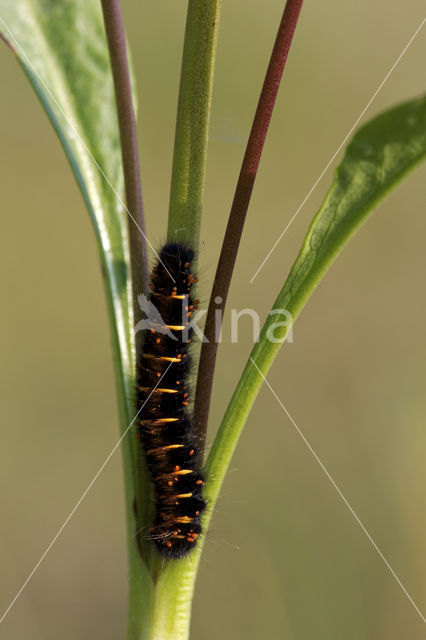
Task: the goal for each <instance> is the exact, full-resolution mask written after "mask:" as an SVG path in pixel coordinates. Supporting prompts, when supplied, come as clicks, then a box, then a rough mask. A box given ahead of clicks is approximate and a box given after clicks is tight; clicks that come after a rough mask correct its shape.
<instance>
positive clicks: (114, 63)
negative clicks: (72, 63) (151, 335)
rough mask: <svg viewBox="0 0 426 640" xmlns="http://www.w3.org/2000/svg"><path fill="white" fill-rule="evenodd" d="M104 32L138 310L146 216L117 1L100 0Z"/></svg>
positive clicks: (144, 279) (144, 276) (144, 285)
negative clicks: (117, 125)
mask: <svg viewBox="0 0 426 640" xmlns="http://www.w3.org/2000/svg"><path fill="white" fill-rule="evenodd" d="M102 10H103V14H104V23H105V31H106V35H107V40H108V47H109V54H110V60H111V68H112V75H113V79H114V87H115V99H116V104H117V114H118V124H119V129H120V141H121V152H122V158H123V171H124V181H125V189H126V204H127V209H128V216H129V218H128V220H129V240H130V255H131V257H132V261H131V270H132V286H133V306H134V310H135V322H136V313H137V312H138V302H137V296H138V294H139V293H141V292H145V293H146V292H147V291H148V260H147V246H146V245H147V243H146V236H145V219H144V212H143V202H142V188H141V179H140V169H139V154H138V143H137V133H136V121H135V113H134V109H133V100H132V90H131V86H130V74H129V65H128V60H127V49H126V37H125V33H124V25H123V17H122V14H121V6H120V0H102Z"/></svg>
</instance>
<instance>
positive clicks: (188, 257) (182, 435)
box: [136, 244, 206, 558]
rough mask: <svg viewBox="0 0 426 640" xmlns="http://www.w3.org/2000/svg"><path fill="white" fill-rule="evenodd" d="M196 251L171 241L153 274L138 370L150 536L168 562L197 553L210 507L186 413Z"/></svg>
mask: <svg viewBox="0 0 426 640" xmlns="http://www.w3.org/2000/svg"><path fill="white" fill-rule="evenodd" d="M193 257H194V252H193V250H192V249H191V248H189V247H186V246H183V245H181V244H166V245H165V246H164V247H163V249H162V250H161V252H160V255H159V261H158V264H157V265H156V267H155V268H154V270H153V272H152V274H151V294H150V297H149V301H148V308H149V309H151V310H152V311H151V312H148V322H147V328H146V331H145V342H144V349H143V354H142V356H141V359H140V362H139V363H138V368H137V393H136V397H137V410H138V411H139V410H140V415H139V416H138V432H139V436H140V439H141V441H142V444H143V448H144V450H145V455H146V460H147V465H148V468H149V470H150V472H151V475H152V480H153V484H154V497H155V510H156V512H155V519H154V522H153V524H152V526H151V537H152V538H153V539H154V541H155V543H156V545H157V548H158V550H159V551H160V552H161V553H162V554H163V555H165V556H167V557H169V558H181V557H183V556H185V555H187V554H188V553H189V552H190V551H191V549H193V548H194V545H195V543H196V540H197V537H198V536H199V534H200V533H201V524H200V516H201V513H202V512H203V510H204V509H205V506H206V505H205V502H204V500H203V497H202V486H203V484H204V479H203V477H202V475H201V473H200V471H199V468H198V464H199V461H198V455H197V444H196V439H195V437H194V429H193V423H192V420H191V417H190V416H189V415H188V410H187V406H188V395H189V390H188V384H187V377H188V372H189V367H190V358H189V356H188V343H189V342H190V341H191V328H190V326H189V318H190V316H191V313H192V311H193V309H194V306H195V305H196V302H194V301H193V300H192V298H191V295H190V292H191V286H192V284H193V283H194V282H197V278H195V277H194V276H193V274H192V273H191V262H192V260H193Z"/></svg>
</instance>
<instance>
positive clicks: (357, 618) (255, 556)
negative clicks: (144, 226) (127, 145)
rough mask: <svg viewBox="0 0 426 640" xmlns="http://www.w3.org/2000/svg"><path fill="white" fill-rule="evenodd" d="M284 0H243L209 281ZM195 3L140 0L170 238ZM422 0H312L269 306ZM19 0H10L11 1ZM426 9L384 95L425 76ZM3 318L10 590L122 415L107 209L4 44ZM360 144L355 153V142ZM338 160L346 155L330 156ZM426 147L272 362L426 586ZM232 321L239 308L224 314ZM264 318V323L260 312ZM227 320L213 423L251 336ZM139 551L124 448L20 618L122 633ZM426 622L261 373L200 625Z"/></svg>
mask: <svg viewBox="0 0 426 640" xmlns="http://www.w3.org/2000/svg"><path fill="white" fill-rule="evenodd" d="M282 6H283V2H282V1H281V0H268V1H267V2H263V3H259V2H255V1H254V0H233V1H232V2H224V6H223V15H222V22H221V30H220V37H219V48H218V59H217V69H216V85H215V94H214V100H213V114H212V123H211V135H210V153H209V159H208V175H207V185H206V197H205V218H204V223H203V229H202V241H203V246H202V250H201V255H200V274H199V275H200V276H201V284H200V297H201V300H202V302H204V303H206V301H207V299H208V295H209V287H210V284H211V279H212V276H213V273H214V267H215V261H216V260H217V256H218V252H219V248H220V243H221V239H222V235H223V231H224V226H225V221H226V217H227V214H228V211H229V207H230V202H231V199H232V195H233V188H234V186H235V181H236V178H237V175H238V171H239V165H240V162H241V157H242V153H243V150H244V142H245V140H246V138H247V134H248V130H249V126H250V122H251V119H252V116H253V111H254V108H255V105H256V101H257V96H258V92H259V89H260V85H261V82H262V77H263V74H264V70H265V66H266V63H267V60H268V57H269V54H270V50H271V46H272V39H273V37H274V34H275V30H276V27H277V24H278V20H279V17H280V14H281V11H282ZM185 12H186V3H184V2H176V0H163V1H162V2H152V1H150V2H135V1H132V2H131V1H129V0H127V1H125V2H124V13H125V19H126V23H127V29H128V37H129V41H130V45H131V48H132V52H133V60H134V66H135V71H136V77H137V84H138V94H139V102H140V111H139V132H140V142H141V155H142V171H143V187H144V199H145V205H146V214H147V221H148V230H149V236H150V238H151V240H153V241H154V242H155V243H156V244H161V242H162V241H163V239H164V237H165V225H166V217H167V201H168V192H169V180H170V169H171V158H172V139H173V130H174V123H175V110H176V99H177V89H178V77H179V67H180V56H181V49H182V39H183V28H184V21H185ZM423 12H424V5H423V2H421V1H420V0H411V1H410V2H409V3H407V4H402V3H400V2H397V1H396V0H378V1H377V2H375V3H370V2H366V1H365V0H363V1H362V2H358V3H353V2H348V1H346V2H341V3H336V2H333V1H332V0H324V2H321V3H313V2H306V3H305V6H304V8H303V10H302V15H301V20H300V23H299V26H298V28H297V32H296V38H295V42H294V47H293V49H292V51H291V55H290V59H289V64H288V68H287V70H286V74H285V81H284V83H283V86H282V89H281V92H280V97H279V100H278V103H277V107H276V111H275V114H274V118H273V122H272V126H271V131H270V135H269V137H268V141H267V145H266V149H265V153H264V157H263V160H262V165H261V169H260V172H259V177H258V181H257V184H256V188H255V192H254V195H253V200H252V205H251V208H250V213H249V216H248V221H247V228H246V231H245V234H244V238H243V243H242V247H241V252H240V256H239V261H238V267H237V271H236V274H235V279H234V282H233V286H232V289H231V295H230V301H229V302H230V305H229V306H230V308H231V307H232V308H235V309H242V308H246V307H251V308H253V309H256V310H258V311H259V313H260V314H261V316H262V318H264V317H265V316H266V313H267V311H268V309H269V308H270V306H271V304H272V302H273V300H274V298H275V295H276V293H277V292H278V290H279V288H280V286H281V284H282V283H283V281H284V278H285V276H286V274H287V272H288V269H289V267H290V266H291V264H292V262H293V260H294V258H295V256H296V253H297V251H298V249H299V247H300V244H301V242H302V239H303V236H304V233H305V231H306V228H307V226H308V224H309V221H310V220H311V218H312V216H313V214H314V213H315V211H316V209H317V207H318V205H319V204H320V202H321V200H322V197H323V195H324V193H325V191H326V189H327V188H328V186H329V184H330V182H331V176H332V173H331V170H329V171H328V172H327V174H326V176H325V177H324V178H323V179H322V181H321V183H320V185H319V186H318V188H317V189H316V191H315V192H314V194H313V195H312V196H311V198H310V199H309V201H308V202H307V204H306V205H305V206H304V208H303V209H302V211H301V212H300V214H299V215H298V217H297V219H296V220H295V222H294V224H293V225H292V226H291V228H290V229H289V231H288V232H287V234H286V235H285V237H284V238H283V240H282V241H281V243H280V244H279V246H278V248H277V249H276V251H275V252H274V254H273V256H272V257H271V259H270V260H269V261H268V262H267V264H266V265H265V267H264V269H263V270H262V272H261V274H260V275H259V277H258V278H257V279H256V280H255V282H254V283H253V284H252V285H250V284H249V279H250V277H251V276H252V275H253V273H254V271H255V269H256V268H257V267H258V265H259V264H260V262H261V261H262V260H263V258H264V256H265V255H266V253H267V252H268V251H269V249H270V248H271V246H272V244H273V243H274V242H275V239H276V237H277V235H278V234H279V233H280V232H281V231H282V229H283V228H284V227H285V225H286V224H287V222H288V221H289V219H290V218H291V216H292V215H293V213H294V212H295V210H296V209H297V207H298V206H299V204H300V203H301V201H302V200H303V198H304V197H305V195H306V194H307V192H308V191H309V190H310V188H311V187H312V185H313V183H314V181H315V180H316V178H317V177H318V176H319V175H320V173H321V172H322V170H323V168H324V166H325V165H326V164H327V162H328V161H329V159H330V157H331V156H332V155H333V153H334V152H335V150H336V149H337V147H338V146H339V145H340V143H341V142H342V140H343V138H344V137H345V135H346V133H347V132H348V130H349V129H350V127H351V126H352V124H353V123H354V121H355V120H356V119H357V117H358V116H359V114H360V112H361V111H362V109H363V108H364V107H365V105H366V104H367V102H368V100H369V99H370V97H371V95H372V94H373V92H374V91H375V90H376V88H377V87H378V85H379V84H380V82H381V81H382V80H383V78H384V77H385V75H386V73H387V72H388V70H389V69H390V67H391V66H392V64H393V62H394V61H395V60H396V58H397V57H398V56H399V54H400V53H401V51H402V49H403V48H404V46H405V45H406V43H407V42H408V40H409V39H410V37H411V35H412V34H413V33H414V31H415V30H416V28H417V27H418V26H419V24H420V22H421V19H422V17H423ZM0 13H1V2H0ZM425 38H426V33H425V30H424V29H423V31H422V32H421V33H420V34H419V35H418V37H417V38H416V40H415V41H414V42H413V44H412V45H411V47H410V48H409V49H408V51H407V52H406V54H405V56H404V57H403V59H402V60H401V62H400V63H399V65H398V66H397V68H396V69H395V71H394V72H393V74H392V75H391V77H390V78H389V79H388V81H387V82H386V84H385V86H384V87H383V89H382V91H381V92H380V94H379V96H378V97H377V99H376V100H375V101H374V103H373V105H372V106H371V108H370V109H369V111H368V115H367V117H371V116H373V115H374V114H375V113H378V112H379V111H381V110H383V109H385V108H387V107H389V106H391V105H393V104H395V103H397V102H400V101H403V100H405V99H407V98H410V97H412V96H415V95H417V94H419V93H421V91H422V90H423V86H422V80H423V78H424V52H425ZM0 69H1V78H2V100H1V102H0V116H1V117H0V144H1V154H0V163H1V173H0V175H1V182H2V225H1V230H2V232H1V234H0V237H1V239H0V242H1V245H0V260H1V270H0V274H1V292H2V314H1V323H2V330H1V332H0V349H1V361H2V368H1V369H2V370H1V387H0V388H1V406H2V418H3V420H2V422H3V424H2V436H1V446H0V456H1V459H0V478H1V482H0V493H1V496H0V500H1V512H2V520H1V522H2V524H1V545H0V573H1V586H0V609H1V611H3V610H4V609H5V608H6V607H7V606H8V604H9V602H10V601H11V599H12V598H13V597H14V595H15V594H16V592H17V590H18V589H19V587H20V586H21V585H22V583H23V582H24V580H25V579H26V577H27V576H28V573H29V572H30V570H31V569H32V567H33V566H34V564H35V563H36V562H37V560H38V559H39V558H40V556H41V554H42V553H43V551H44V550H45V548H46V547H47V545H48V544H49V542H50V541H51V539H52V538H53V536H54V535H55V533H56V532H57V530H58V528H59V527H60V525H61V524H62V522H63V521H64V520H65V518H66V517H67V515H68V514H69V512H70V511H71V509H72V507H73V506H74V504H75V502H76V501H77V500H78V498H79V497H80V495H81V494H82V492H83V491H84V490H85V488H86V487H87V485H88V483H89V482H90V480H91V479H92V477H93V475H94V474H95V472H96V471H97V470H98V468H99V467H100V465H101V464H102V462H103V461H104V459H105V457H106V456H107V454H108V453H109V452H110V450H111V449H112V447H113V446H114V444H115V442H116V441H117V438H118V427H117V410H116V402H115V397H114V382H113V372H112V365H111V350H110V344H109V334H108V326H107V323H106V314H105V301H104V294H103V290H102V282H101V274H100V269H99V264H98V260H97V254H96V248H95V242H94V236H93V232H92V229H91V227H90V223H89V218H88V215H87V213H86V211H85V209H84V206H83V202H82V199H81V197H80V194H79V192H78V190H77V187H76V185H75V183H74V179H73V177H72V176H71V173H70V170H69V168H68V165H67V162H66V160H65V157H64V155H63V153H62V150H61V148H60V146H59V143H58V141H57V139H56V137H55V135H54V133H53V131H52V129H51V128H50V125H49V123H48V121H47V118H46V116H45V114H44V113H43V111H42V109H41V107H40V105H39V104H38V102H37V100H36V98H35V96H34V95H33V93H32V90H31V89H30V86H29V84H28V83H27V80H26V79H25V77H24V75H23V73H22V72H21V70H20V69H19V68H18V66H17V64H16V62H15V60H14V59H13V56H12V55H11V53H10V52H9V51H8V49H7V48H6V47H5V46H2V47H1V48H0ZM340 156H341V154H340V155H339V157H340ZM333 166H334V165H333ZM424 180H425V173H424V170H422V169H420V170H418V171H417V172H416V173H415V174H414V175H412V176H410V177H409V179H408V180H406V181H405V182H404V183H403V184H402V185H401V186H400V187H399V189H398V190H397V191H396V192H394V193H393V194H392V195H391V197H390V198H389V199H388V200H387V201H386V202H385V203H384V204H383V205H382V206H381V208H380V210H379V211H378V212H377V213H375V214H374V216H373V218H372V219H371V220H370V221H369V222H368V223H367V225H366V226H365V227H364V228H363V229H362V230H361V231H360V232H359V233H358V234H357V236H356V238H355V239H354V240H353V241H352V242H351V243H350V245H349V247H348V248H347V249H345V251H344V253H343V255H342V256H341V257H340V258H339V259H338V261H337V263H336V264H335V265H334V266H333V268H332V270H331V271H330V273H329V274H327V276H326V278H325V280H324V281H323V283H322V284H321V286H320V287H319V289H318V290H317V291H316V293H315V294H314V296H313V298H312V300H311V301H310V302H309V304H308V306H307V308H306V309H305V311H304V312H303V314H302V316H301V318H300V320H299V321H298V323H297V324H296V326H295V330H294V343H293V344H289V345H286V346H285V347H284V348H283V350H282V352H281V354H280V356H279V358H278V359H277V361H276V364H275V365H274V367H273V369H272V371H271V373H270V376H269V380H270V383H271V385H272V386H273V388H274V390H275V391H276V393H277V394H278V395H279V397H280V398H281V400H282V402H283V403H284V404H285V406H286V407H287V409H288V411H289V412H290V414H291V415H292V416H293V418H294V419H295V421H296V422H297V424H298V425H299V427H300V429H301V430H302V431H303V433H304V434H305V436H306V437H307V439H308V440H309V442H310V443H311V445H312V446H313V448H314V449H315V451H316V452H317V454H318V455H319V457H320V459H321V460H322V462H323V463H324V465H325V466H326V468H327V469H328V471H329V472H330V474H331V475H332V476H333V478H334V479H335V481H336V482H337V484H338V485H339V487H340V488H341V490H342V492H343V494H344V495H345V496H346V498H347V500H348V501H349V503H350V504H351V506H352V507H353V509H354V510H355V512H356V513H357V514H358V516H359V518H360V519H361V521H362V522H363V523H364V525H365V526H366V528H367V530H368V531H369V533H370V534H371V536H372V538H373V539H374V541H375V542H376V544H377V545H378V547H379V548H380V549H381V551H382V553H383V554H384V556H385V557H386V558H387V560H388V561H389V563H390V564H391V565H392V567H393V569H394V570H395V572H396V574H397V575H398V577H399V579H400V580H401V582H402V583H403V584H404V585H405V587H406V589H407V590H408V592H409V593H410V595H411V596H412V598H413V599H414V601H415V602H416V604H417V606H418V607H419V608H420V609H421V610H422V611H423V612H424V611H425V610H426V553H425V544H424V540H425V526H426V516H425V509H424V487H425V481H426V466H425V463H424V457H425V447H426V433H425V429H424V416H425V414H426V397H425V392H424V389H425V381H426V362H425V346H426V344H425V342H426V341H425V331H424V326H425V315H426V304H425V299H424V279H425V272H426V254H425V251H424V241H425V240H424V239H425V235H426V218H425V215H424V195H425V193H424ZM227 322H228V328H229V316H228V318H227V319H225V324H226V323H227ZM243 325H244V328H243ZM241 328H242V330H241V331H240V341H239V342H238V344H230V342H229V341H230V332H229V330H226V329H225V334H224V344H223V346H222V348H221V351H220V356H219V363H218V369H217V377H216V383H215V387H214V401H213V407H212V415H211V426H210V429H211V431H210V441H211V439H212V434H213V433H214V431H215V429H216V428H217V426H218V423H219V421H220V419H221V416H222V415H223V412H224V409H225V407H226V404H227V402H228V400H229V397H230V394H231V392H232V389H233V387H234V385H235V383H236V381H237V379H238V376H239V373H240V371H241V369H242V366H243V363H244V362H245V360H246V358H247V355H248V353H249V350H250V348H251V339H252V338H251V333H252V332H251V326H250V322H249V321H248V320H247V319H246V320H245V321H241ZM125 614H126V553H125V528H124V506H123V486H122V477H121V459H120V455H119V454H116V455H115V456H114V458H113V459H112V460H111V462H110V463H109V464H108V466H107V467H106V469H105V471H104V472H103V473H102V476H101V477H100V478H99V480H98V481H97V482H96V484H95V486H94V487H93V489H92V490H91V491H90V493H89V495H88V496H87V498H86V499H85V501H84V503H83V504H82V505H81V507H80V508H79V510H78V512H77V513H76V514H75V515H74V517H73V518H72V520H71V522H70V523H69V525H68V526H67V527H66V529H65V531H64V532H63V534H62V535H61V537H60V538H59V539H58V541H57V543H56V544H55V546H54V548H53V549H52V550H51V551H50V553H49V554H48V556H47V557H46V559H45V560H44V562H43V563H42V565H41V566H40V568H39V570H38V571H37V573H36V574H35V575H34V577H33V579H32V580H31V582H30V583H29V585H28V586H27V588H26V589H25V590H24V592H23V593H22V595H21V597H20V598H19V600H18V601H17V603H16V604H15V606H14V608H13V609H12V610H11V612H10V614H9V616H8V617H7V619H6V620H5V622H4V623H3V625H2V629H1V631H2V632H3V635H2V637H5V638H9V639H13V640H15V639H21V638H31V639H32V640H53V639H55V640H56V639H57V638H58V637H60V638H61V640H71V639H73V640H74V639H75V638H79V639H81V640H89V639H92V638H103V639H104V640H109V639H111V640H112V639H117V638H122V637H123V634H124V624H125ZM424 634H425V628H424V624H423V622H422V620H421V618H420V616H419V614H418V613H417V612H416V610H415V609H414V607H413V606H412V604H411V603H410V602H409V600H408V598H407V597H406V595H404V593H403V591H402V590H401V587H400V586H399V585H398V584H397V582H396V580H395V579H394V578H393V577H392V575H391V574H390V572H389V570H388V568H387V567H386V565H385V564H384V562H383V560H382V559H381V558H380V556H379V555H378V553H377V552H376V551H375V550H374V548H373V547H372V545H371V543H370V541H369V540H368V538H367V537H366V535H365V534H364V533H363V532H362V530H361V529H360V527H359V525H358V524H357V523H356V521H355V520H354V517H353V516H352V515H351V513H350V512H349V511H348V509H347V507H346V506H345V505H344V503H343V502H342V500H341V498H340V497H339V496H338V494H337V493H336V491H335V489H334V488H333V487H332V485H331V484H330V482H329V480H328V479H327V478H326V477H325V475H324V473H323V471H322V470H321V468H320V466H319V465H318V463H317V462H316V461H315V459H314V458H313V456H312V454H311V453H310V452H309V450H308V449H307V447H306V445H305V443H304V442H303V440H302V439H301V438H300V436H299V435H298V434H297V432H296V431H295V429H294V427H293V426H292V424H291V423H290V421H289V420H288V418H287V417H286V415H285V414H284V412H283V411H282V409H281V408H280V406H279V405H278V403H277V402H276V400H275V399H274V397H273V396H272V394H271V393H270V391H268V389H264V390H263V391H262V392H261V394H260V396H259V399H258V401H257V402H256V405H255V407H254V410H253V412H252V414H251V417H250V419H249V421H248V424H247V427H246V430H245V432H244V435H243V437H242V439H241V442H240V445H239V447H238V450H237V453H236V455H235V457H234V459H233V462H232V468H231V472H230V473H229V475H228V478H227V480H226V483H225V486H224V488H223V491H222V495H221V498H220V501H219V505H218V509H217V512H216V515H215V517H214V520H213V525H212V528H211V532H210V534H209V540H208V544H207V545H206V550H205V554H204V557H203V560H202V562H201V568H200V573H199V579H198V582H197V590H196V597H195V603H194V616H193V627H192V637H193V638H194V639H197V640H212V639H213V638H221V639H223V640H230V639H231V638H232V639H234V638H245V639H246V640H254V639H257V638H259V637H279V638H283V639H285V640H296V639H297V640H308V639H309V640H311V639H312V638H316V639H321V640H322V639H324V640H329V639H333V640H334V639H339V640H340V639H341V638H345V639H348V640H352V639H353V640H355V639H356V640H358V639H365V640H373V639H374V640H376V639H377V640H385V639H386V640H397V639H398V640H399V639H401V638H410V639H411V640H419V639H420V638H423V637H424Z"/></svg>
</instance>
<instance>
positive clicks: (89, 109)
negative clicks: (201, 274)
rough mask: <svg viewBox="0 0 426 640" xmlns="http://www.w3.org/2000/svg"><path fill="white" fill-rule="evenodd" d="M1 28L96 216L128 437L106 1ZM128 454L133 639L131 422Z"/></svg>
mask: <svg viewBox="0 0 426 640" xmlns="http://www.w3.org/2000/svg"><path fill="white" fill-rule="evenodd" d="M0 33H1V35H2V36H3V38H4V39H5V40H6V41H7V42H8V44H9V46H10V47H11V49H12V50H13V51H14V52H15V54H16V56H17V59H18V61H19V63H20V65H21V66H22V68H23V70H24V72H25V74H26V75H27V77H28V79H29V81H30V83H31V84H32V86H33V88H34V90H35V92H36V94H37V96H38V98H39V99H40V101H41V103H42V105H43V107H44V109H45V110H46V113H47V115H48V117H49V119H50V121H51V123H52V125H53V126H54V128H55V130H56V133H57V134H58V137H59V139H60V142H61V144H62V146H63V148H64V151H65V153H66V155H67V158H68V160H69V162H70V165H71V168H72V171H73V172H74V175H75V178H76V180H77V183H78V186H79V188H80V190H81V193H82V195H83V198H84V201H85V203H86V206H87V208H88V210H89V213H90V216H91V219H92V222H93V227H94V230H95V234H96V239H97V243H98V248H99V253H100V257H101V262H102V267H103V273H104V278H105V288H106V297H107V307H108V314H109V320H110V324H111V330H112V343H113V352H114V362H115V373H116V382H117V392H118V400H119V413H120V424H121V430H122V433H123V434H124V432H125V431H126V429H127V428H128V427H129V425H130V424H131V421H132V419H133V416H134V407H133V401H132V396H133V386H134V374H133V371H134V346H133V345H134V339H133V335H132V331H131V327H132V326H133V319H132V316H131V314H132V312H131V309H132V304H131V291H130V285H129V275H128V274H129V250H128V236H127V219H126V215H127V214H126V212H125V210H124V207H123V197H124V196H123V173H122V164H121V151H120V143H119V132H118V124H117V115H116V109H115V98H114V87H113V82H112V76H111V70H110V63H109V54H108V48H107V44H106V38H105V31H104V24H103V18H102V13H101V7H100V2H99V1H98V0H2V1H1V4H0ZM122 451H123V458H124V472H125V486H126V504H127V519H128V544H129V561H130V581H131V595H130V599H131V609H132V617H131V618H130V626H129V636H130V637H135V638H136V637H139V635H138V634H139V633H141V618H142V616H143V614H144V607H145V606H148V603H149V593H150V589H151V578H150V576H149V574H148V572H147V570H146V567H145V565H144V564H143V562H142V561H141V556H140V553H139V552H138V549H137V546H136V539H135V528H136V527H135V519H134V515H133V502H134V499H136V501H137V502H138V503H139V502H140V501H141V500H142V498H143V496H141V495H138V492H142V488H143V484H142V482H141V481H140V478H139V476H138V474H139V473H140V471H139V469H138V465H137V456H138V451H137V443H136V441H135V438H134V437H133V433H132V428H130V430H129V432H128V433H127V435H126V436H125V437H124V438H123V442H122ZM145 486H146V485H145ZM135 493H136V495H135ZM142 592H143V593H144V597H141V593H142ZM145 620H149V616H148V615H146V616H145ZM136 629H138V630H139V631H136ZM132 630H133V631H132Z"/></svg>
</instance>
